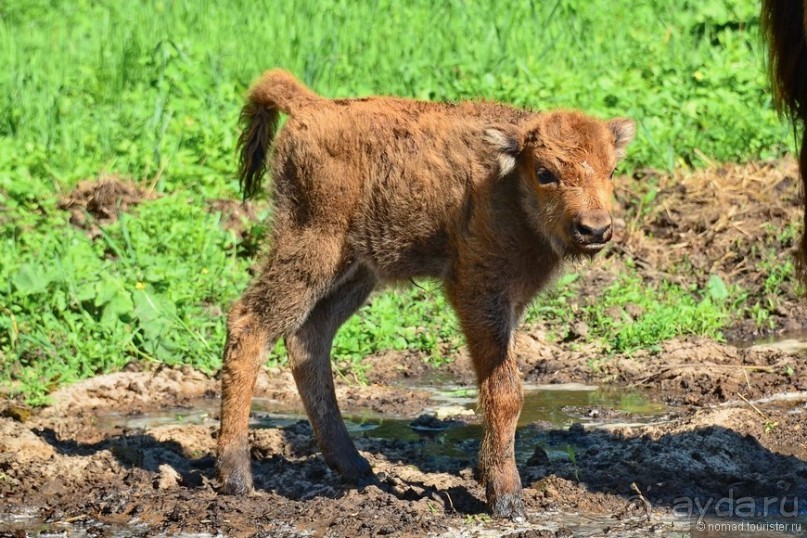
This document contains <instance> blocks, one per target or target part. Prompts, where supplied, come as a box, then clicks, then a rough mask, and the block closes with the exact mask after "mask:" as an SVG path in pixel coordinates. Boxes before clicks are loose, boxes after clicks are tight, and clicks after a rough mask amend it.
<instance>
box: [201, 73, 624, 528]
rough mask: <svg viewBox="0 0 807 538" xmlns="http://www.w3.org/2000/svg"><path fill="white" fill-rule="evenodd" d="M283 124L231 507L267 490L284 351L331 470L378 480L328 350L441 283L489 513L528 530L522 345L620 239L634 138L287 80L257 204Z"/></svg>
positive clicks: (232, 393) (232, 320)
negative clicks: (384, 297) (480, 431)
mask: <svg viewBox="0 0 807 538" xmlns="http://www.w3.org/2000/svg"><path fill="white" fill-rule="evenodd" d="M280 112H283V113H285V114H288V115H289V119H288V122H287V123H286V125H285V127H284V128H283V129H282V132H281V133H280V134H279V136H278V137H277V140H276V141H275V143H274V153H273V155H272V159H271V171H272V176H273V179H274V202H275V214H274V226H273V233H272V239H273V241H272V250H271V252H270V254H269V256H268V258H267V259H266V261H265V263H264V266H263V268H262V272H261V273H260V275H259V276H258V277H257V278H256V279H255V280H254V281H253V282H252V284H251V285H250V286H249V289H247V291H246V292H245V293H244V295H243V297H242V298H241V299H240V300H239V301H238V302H237V303H236V304H235V305H234V306H233V308H232V311H231V312H230V316H229V320H228V327H227V328H228V337H227V343H226V349H225V352H224V370H223V377H222V404H221V433H220V436H219V439H218V462H217V469H218V475H219V479H220V480H221V485H222V491H223V492H227V493H236V494H243V493H247V492H249V491H250V490H251V488H252V477H251V472H250V457H249V447H248V441H247V419H248V416H249V406H250V399H251V397H252V394H253V390H254V387H255V378H256V376H257V374H258V369H259V366H260V364H261V363H262V362H263V360H264V357H265V354H266V353H267V350H268V349H269V348H270V346H272V345H274V343H275V342H276V340H277V339H278V338H280V337H281V336H282V337H284V338H285V340H286V346H287V348H288V353H289V363H290V366H291V370H292V373H293V375H294V379H295V381H296V383H297V388H298V390H299V393H300V396H301V398H302V401H303V404H304V406H305V410H306V413H307V414H308V418H309V420H310V421H311V425H312V427H313V429H314V433H315V434H316V438H317V441H318V443H319V447H320V449H321V450H322V454H323V456H324V457H325V460H326V461H327V463H328V465H330V466H331V467H332V468H334V469H336V470H337V471H338V472H339V473H340V474H341V475H342V476H343V477H345V478H346V479H349V480H352V481H360V480H362V479H366V478H369V477H372V469H371V468H370V465H369V464H368V462H367V460H365V459H364V458H363V457H362V456H360V455H359V453H358V451H357V450H356V448H355V446H354V445H353V442H352V441H351V439H350V437H349V435H348V432H347V430H346V429H345V426H344V423H343V422H342V418H341V415H340V412H339V407H338V405H337V402H336V396H335V394H334V384H333V377H332V374H331V366H330V348H331V343H332V341H333V337H334V335H335V333H336V331H337V329H338V328H339V326H340V325H341V324H342V323H343V322H344V321H345V320H347V319H348V317H350V316H351V315H352V314H353V313H354V312H355V311H356V310H357V309H358V308H359V307H360V306H361V305H362V303H364V301H365V300H366V299H367V297H368V295H369V294H370V292H371V291H372V290H373V289H374V288H375V287H376V285H377V284H378V283H379V282H381V281H401V280H408V279H411V278H415V277H432V278H438V279H440V280H441V281H442V282H443V283H444V286H445V291H446V294H447V296H448V298H449V300H450V302H451V304H452V305H453V307H454V309H455V310H456V312H457V315H458V317H459V319H460V322H461V324H462V328H463V331H464V332H465V336H466V338H467V341H468V347H469V349H470V352H471V356H472V358H473V364H474V368H475V369H476V374H477V376H478V380H479V400H480V404H481V407H482V409H483V413H484V426H485V431H484V436H483V439H482V447H481V450H480V454H479V467H480V476H481V478H482V481H483V482H484V484H485V486H486V488H487V502H488V506H489V508H490V509H491V510H492V512H493V515H495V516H509V517H512V518H514V519H518V518H522V517H523V516H524V507H523V503H522V501H521V481H520V479H519V475H518V470H517V468H516V460H515V457H514V452H513V450H514V448H513V441H514V435H515V431H516V422H517V420H518V416H519V413H520V412H521V404H522V394H521V383H520V380H519V372H518V370H517V367H516V364H515V359H514V357H513V331H514V329H515V327H516V325H517V324H518V322H519V319H520V318H521V315H522V313H523V312H524V309H525V307H526V306H527V304H528V303H529V302H530V300H531V299H532V298H533V297H534V296H535V294H536V293H537V292H538V291H539V290H540V289H541V288H542V287H543V286H545V285H546V283H547V282H548V281H550V279H551V278H552V277H553V275H554V274H555V273H556V271H557V270H558V269H559V268H560V266H561V262H563V260H565V259H569V258H575V257H579V256H591V255H593V254H594V253H596V252H597V251H599V250H600V249H602V247H603V245H605V243H606V242H608V240H609V239H610V238H611V215H610V213H609V208H610V206H611V199H612V195H613V184H612V182H611V178H612V176H613V173H614V167H615V166H616V164H617V159H619V158H620V157H622V156H623V154H624V150H625V146H626V145H627V144H628V142H629V141H630V140H631V138H632V137H633V133H634V127H633V123H632V122H631V121H629V120H625V119H614V120H611V121H601V120H597V119H594V118H591V117H588V116H585V115H583V114H581V113H579V112H548V113H538V112H531V111H526V110H518V109H514V108H510V107H506V106H502V105H497V104H492V103H461V104H442V103H429V102H419V101H410V100H405V99H396V98H385V97H374V98H363V99H336V100H329V99H324V98H322V97H319V96H317V95H316V94H314V93H313V92H311V91H310V90H309V89H307V88H306V87H304V86H303V85H302V84H301V83H300V82H298V81H297V80H295V79H294V78H293V77H292V76H291V75H289V74H288V73H286V72H284V71H279V70H273V71H269V72H268V73H266V74H265V75H264V76H263V77H262V78H261V79H260V80H259V81H258V83H257V84H256V85H255V86H254V87H253V88H252V90H251V92H250V94H249V102H248V104H247V105H246V107H245V108H244V111H243V119H244V121H245V124H246V126H245V130H244V132H243V134H242V136H241V140H240V143H241V148H242V163H241V164H242V168H241V179H242V186H243V188H244V191H245V194H246V195H251V194H254V193H255V192H256V191H257V190H258V189H259V185H260V180H261V176H262V173H263V172H264V167H265V164H264V163H265V161H266V158H267V153H268V150H269V146H270V143H271V142H272V138H273V137H274V134H275V130H276V127H277V121H278V114H279V113H280Z"/></svg>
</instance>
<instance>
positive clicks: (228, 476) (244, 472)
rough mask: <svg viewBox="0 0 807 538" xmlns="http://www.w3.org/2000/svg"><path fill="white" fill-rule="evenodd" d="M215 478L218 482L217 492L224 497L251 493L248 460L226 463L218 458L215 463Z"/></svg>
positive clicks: (250, 475)
mask: <svg viewBox="0 0 807 538" xmlns="http://www.w3.org/2000/svg"><path fill="white" fill-rule="evenodd" d="M216 476H217V477H218V480H219V487H218V489H217V491H218V492H219V493H222V494H224V495H248V494H250V493H252V470H251V469H250V461H249V458H247V459H246V461H244V459H243V458H240V459H238V460H236V461H235V462H233V461H228V459H227V458H219V460H218V461H217V462H216Z"/></svg>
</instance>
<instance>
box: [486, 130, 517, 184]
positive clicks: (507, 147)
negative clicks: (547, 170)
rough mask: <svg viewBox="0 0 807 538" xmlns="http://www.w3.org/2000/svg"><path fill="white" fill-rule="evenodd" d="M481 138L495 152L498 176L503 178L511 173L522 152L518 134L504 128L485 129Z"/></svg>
mask: <svg viewBox="0 0 807 538" xmlns="http://www.w3.org/2000/svg"><path fill="white" fill-rule="evenodd" d="M483 138H484V140H485V142H487V143H488V144H490V145H491V146H493V149H494V150H495V151H496V158H497V160H498V161H499V176H501V177H504V176H506V175H507V174H509V173H510V172H512V171H513V169H514V168H515V167H516V161H517V160H518V157H519V155H521V150H522V142H521V137H520V136H519V134H518V133H517V132H515V131H514V130H512V129H508V128H506V127H488V128H487V129H485V134H484V136H483Z"/></svg>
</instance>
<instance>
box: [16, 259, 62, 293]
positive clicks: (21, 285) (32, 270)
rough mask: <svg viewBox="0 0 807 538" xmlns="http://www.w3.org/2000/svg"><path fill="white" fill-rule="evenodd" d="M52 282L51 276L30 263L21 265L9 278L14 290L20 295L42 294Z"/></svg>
mask: <svg viewBox="0 0 807 538" xmlns="http://www.w3.org/2000/svg"><path fill="white" fill-rule="evenodd" d="M52 280H53V278H52V276H51V275H50V274H48V272H47V271H45V269H44V268H42V267H40V266H37V265H34V264H32V263H26V264H24V265H22V266H21V267H20V268H19V269H18V270H17V272H16V273H15V274H14V276H13V277H11V282H12V283H13V284H14V288H16V290H17V292H18V293H20V294H22V295H34V294H37V293H43V292H45V291H46V290H47V288H48V284H50V283H51V281H52Z"/></svg>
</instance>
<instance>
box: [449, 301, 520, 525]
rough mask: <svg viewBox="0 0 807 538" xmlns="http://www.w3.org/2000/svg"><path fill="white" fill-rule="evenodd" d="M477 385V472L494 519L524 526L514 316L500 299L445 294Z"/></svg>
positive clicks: (511, 309) (508, 305)
mask: <svg viewBox="0 0 807 538" xmlns="http://www.w3.org/2000/svg"><path fill="white" fill-rule="evenodd" d="M449 297H450V298H451V301H452V303H453V304H454V307H455V309H456V310H457V314H458V316H459V318H460V322H461V323H462V328H463V331H464V333H465V336H466V339H467V341H468V347H469V350H470V352H471V358H472V360H473V364H474V369H475V371H476V375H477V380H478V383H479V403H480V406H481V408H482V412H483V425H484V433H483V436H482V445H481V448H480V451H479V471H480V477H481V481H482V484H483V485H484V486H485V493H486V497H487V505H488V509H489V510H490V511H491V514H492V515H493V516H494V517H507V518H510V519H512V520H514V521H524V519H525V512H524V503H523V501H522V499H521V478H520V477H519V475H518V468H517V467H516V458H515V434H516V424H517V423H518V417H519V415H520V414H521V406H522V403H523V401H524V397H523V394H522V390H521V379H520V374H519V371H518V368H517V366H516V363H515V358H514V356H513V352H512V340H513V326H514V325H515V318H516V316H515V314H514V310H513V308H512V307H511V305H510V303H509V301H507V300H506V299H504V298H503V297H502V296H496V295H493V294H488V295H485V294H482V295H480V294H479V292H478V291H476V292H475V293H470V292H460V290H458V289H454V290H451V289H449Z"/></svg>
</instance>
